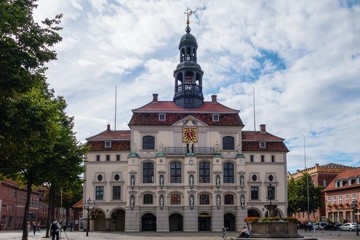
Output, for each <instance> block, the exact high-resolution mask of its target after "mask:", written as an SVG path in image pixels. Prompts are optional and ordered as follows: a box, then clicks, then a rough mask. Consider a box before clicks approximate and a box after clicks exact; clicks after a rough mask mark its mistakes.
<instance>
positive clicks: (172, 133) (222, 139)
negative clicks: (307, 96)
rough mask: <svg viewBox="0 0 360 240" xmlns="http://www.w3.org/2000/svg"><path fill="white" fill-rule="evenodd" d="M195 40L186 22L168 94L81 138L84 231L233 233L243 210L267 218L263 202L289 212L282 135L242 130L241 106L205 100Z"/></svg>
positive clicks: (279, 212)
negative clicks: (121, 126)
mask: <svg viewBox="0 0 360 240" xmlns="http://www.w3.org/2000/svg"><path fill="white" fill-rule="evenodd" d="M197 48H198V45H197V41H196V38H195V37H194V36H193V35H192V34H191V33H190V27H189V21H188V22H187V27H186V33H185V34H184V35H183V36H182V37H181V39H180V44H179V63H178V65H177V67H176V69H175V71H174V75H173V76H174V80H173V81H174V97H173V99H172V100H170V101H160V100H159V95H158V94H153V97H152V100H151V101H150V102H148V103H146V104H145V105H144V106H142V107H139V108H136V109H133V110H132V118H131V120H130V122H129V127H130V130H112V129H111V127H110V125H108V126H107V128H106V130H105V131H103V132H101V133H99V134H97V135H95V136H92V137H89V138H88V139H87V144H88V145H89V147H90V150H89V151H88V153H87V155H86V161H85V167H86V172H85V178H86V183H85V185H84V199H85V200H88V199H91V200H95V204H94V205H91V206H89V208H90V210H89V211H90V212H89V216H90V220H89V221H90V222H89V225H90V230H110V231H126V232H139V231H157V232H168V231H185V232H196V231H221V230H222V227H223V226H225V227H227V228H229V230H230V231H239V230H240V229H241V228H242V227H243V226H244V225H245V222H244V219H245V218H246V217H248V216H260V217H264V216H266V215H267V209H266V208H265V207H264V206H265V205H267V204H270V203H271V204H272V205H276V208H275V214H276V215H278V216H281V217H286V216H287V163H286V161H287V159H286V154H287V152H288V149H287V147H286V146H285V144H284V139H282V138H280V137H277V136H275V135H273V134H271V133H269V132H268V131H267V129H266V125H265V124H262V125H260V131H243V127H244V123H243V121H242V119H241V118H240V115H239V110H236V109H232V108H229V107H227V106H225V105H223V104H221V103H220V102H218V100H217V96H216V95H213V96H212V98H211V100H210V101H205V100H204V95H203V81H204V79H203V74H204V72H203V71H202V69H201V66H200V64H199V63H198V56H197ZM239 105H241V103H239ZM87 216H88V212H87V211H84V215H83V218H84V219H85V220H87V219H88V218H87ZM86 225H87V223H86V224H84V226H85V227H86Z"/></svg>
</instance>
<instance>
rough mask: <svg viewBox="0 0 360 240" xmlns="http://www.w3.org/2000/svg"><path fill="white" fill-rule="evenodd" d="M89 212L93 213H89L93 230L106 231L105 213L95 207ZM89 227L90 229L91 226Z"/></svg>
mask: <svg viewBox="0 0 360 240" xmlns="http://www.w3.org/2000/svg"><path fill="white" fill-rule="evenodd" d="M91 213H92V214H93V215H92V216H91V215H90V225H92V223H91V221H92V220H94V224H95V226H94V231H106V219H105V213H104V212H103V211H102V210H99V209H95V210H94V211H92V212H91ZM90 229H92V227H91V226H90Z"/></svg>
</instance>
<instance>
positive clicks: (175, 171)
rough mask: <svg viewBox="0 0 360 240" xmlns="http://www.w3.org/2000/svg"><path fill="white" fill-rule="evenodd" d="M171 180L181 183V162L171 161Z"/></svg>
mask: <svg viewBox="0 0 360 240" xmlns="http://www.w3.org/2000/svg"><path fill="white" fill-rule="evenodd" d="M170 182H171V183H181V163H179V162H172V163H170Z"/></svg>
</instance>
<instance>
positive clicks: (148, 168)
mask: <svg viewBox="0 0 360 240" xmlns="http://www.w3.org/2000/svg"><path fill="white" fill-rule="evenodd" d="M153 182H154V164H153V163H152V162H145V163H144V164H143V183H153Z"/></svg>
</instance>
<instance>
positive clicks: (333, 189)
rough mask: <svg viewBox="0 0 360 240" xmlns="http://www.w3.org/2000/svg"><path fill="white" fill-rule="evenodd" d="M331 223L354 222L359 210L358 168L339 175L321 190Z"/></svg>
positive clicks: (359, 179) (359, 178) (359, 169)
mask: <svg viewBox="0 0 360 240" xmlns="http://www.w3.org/2000/svg"><path fill="white" fill-rule="evenodd" d="M323 192H324V194H325V200H326V202H325V206H326V216H327V219H328V220H329V221H331V222H341V223H342V222H356V221H357V217H356V216H359V215H355V214H354V213H358V210H359V208H360V168H356V169H353V170H348V171H346V172H342V173H339V174H338V175H337V176H336V177H335V178H334V179H333V180H332V181H331V182H330V183H329V185H328V186H327V187H326V188H325V189H324V190H323Z"/></svg>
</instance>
